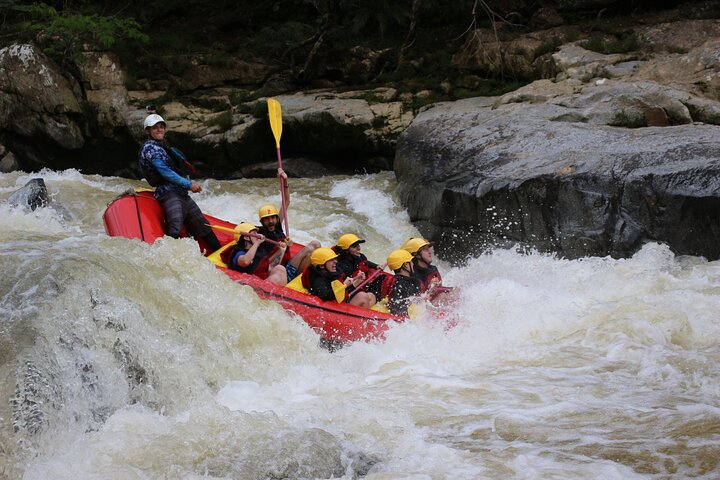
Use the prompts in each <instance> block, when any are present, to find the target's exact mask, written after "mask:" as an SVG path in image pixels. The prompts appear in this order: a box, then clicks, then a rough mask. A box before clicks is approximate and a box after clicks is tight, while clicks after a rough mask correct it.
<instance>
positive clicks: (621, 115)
mask: <svg viewBox="0 0 720 480" xmlns="http://www.w3.org/2000/svg"><path fill="white" fill-rule="evenodd" d="M610 125H612V126H613V127H625V128H642V127H647V120H646V119H645V116H644V115H642V114H641V113H637V112H627V111H625V110H620V111H619V112H618V113H617V114H616V115H615V118H613V120H612V121H611V122H610Z"/></svg>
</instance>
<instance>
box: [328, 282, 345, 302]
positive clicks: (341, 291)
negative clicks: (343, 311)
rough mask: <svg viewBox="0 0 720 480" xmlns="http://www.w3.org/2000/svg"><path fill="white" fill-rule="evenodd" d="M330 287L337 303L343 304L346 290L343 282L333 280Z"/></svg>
mask: <svg viewBox="0 0 720 480" xmlns="http://www.w3.org/2000/svg"><path fill="white" fill-rule="evenodd" d="M330 286H331V287H332V289H333V293H334V294H335V300H336V301H337V302H338V303H344V302H345V289H346V288H347V287H346V286H345V284H344V283H343V282H341V281H340V280H333V281H332V282H330Z"/></svg>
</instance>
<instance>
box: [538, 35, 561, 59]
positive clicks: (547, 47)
mask: <svg viewBox="0 0 720 480" xmlns="http://www.w3.org/2000/svg"><path fill="white" fill-rule="evenodd" d="M562 44H563V41H562V39H561V38H560V37H552V38H551V39H550V40H545V41H544V42H543V43H541V44H540V45H538V46H537V48H536V49H535V50H534V51H533V59H535V58H538V57H539V56H541V55H545V54H546V53H551V52H555V51H556V50H557V49H558V47H559V46H560V45H562Z"/></svg>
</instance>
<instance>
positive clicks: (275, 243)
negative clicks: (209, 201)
mask: <svg viewBox="0 0 720 480" xmlns="http://www.w3.org/2000/svg"><path fill="white" fill-rule="evenodd" d="M205 225H207V226H208V227H211V228H216V229H218V230H222V231H223V232H229V233H234V234H235V235H237V236H238V237H239V236H240V235H244V236H246V237H253V238H263V239H265V241H266V242H268V243H272V244H273V245H278V244H279V243H280V242H276V241H275V240H271V239H269V238H266V237H265V236H264V235H260V234H259V233H252V232H247V233H245V232H238V231H237V230H235V229H234V228H229V227H223V226H221V225H210V224H209V223H206V224H205Z"/></svg>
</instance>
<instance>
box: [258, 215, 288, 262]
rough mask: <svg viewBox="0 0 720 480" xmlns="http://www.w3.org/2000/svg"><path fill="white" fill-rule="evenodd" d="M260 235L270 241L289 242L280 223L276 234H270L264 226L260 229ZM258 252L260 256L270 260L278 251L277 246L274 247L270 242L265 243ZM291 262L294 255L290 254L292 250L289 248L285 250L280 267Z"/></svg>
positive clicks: (276, 228)
mask: <svg viewBox="0 0 720 480" xmlns="http://www.w3.org/2000/svg"><path fill="white" fill-rule="evenodd" d="M258 233H259V234H261V235H263V236H264V237H265V238H267V239H269V240H274V241H276V242H284V241H285V240H287V236H286V235H285V232H283V230H282V225H280V223H278V224H277V226H276V227H275V231H274V232H270V231H268V230H267V229H266V228H265V227H264V226H262V227H260V228H259V229H258ZM257 251H258V255H261V256H263V257H267V258H270V257H272V256H273V254H274V253H275V252H276V251H277V245H273V244H271V243H270V242H265V243H263V244H262V245H260V248H258V250H257ZM290 260H292V255H291V254H290V248H287V249H285V253H284V254H283V257H282V259H281V260H280V265H283V266H284V265H285V264H286V263H288V262H289V261H290Z"/></svg>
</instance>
